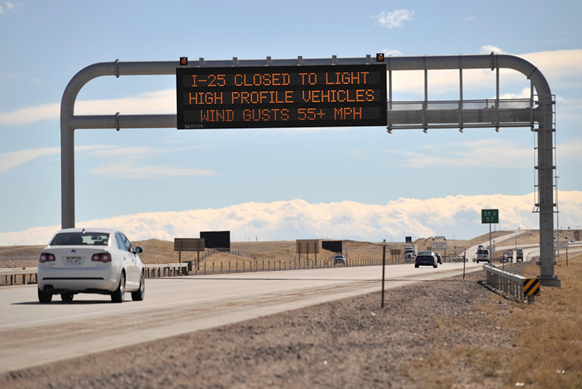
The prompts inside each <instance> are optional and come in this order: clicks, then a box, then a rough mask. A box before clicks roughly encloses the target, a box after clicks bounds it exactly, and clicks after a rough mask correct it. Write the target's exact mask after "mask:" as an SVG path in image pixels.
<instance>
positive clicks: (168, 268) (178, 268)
mask: <svg viewBox="0 0 582 389" xmlns="http://www.w3.org/2000/svg"><path fill="white" fill-rule="evenodd" d="M143 267H144V271H145V276H146V278H157V277H166V276H167V277H169V276H181V275H185V276H187V275H188V268H189V265H188V263H187V262H182V263H155V264H144V265H143Z"/></svg>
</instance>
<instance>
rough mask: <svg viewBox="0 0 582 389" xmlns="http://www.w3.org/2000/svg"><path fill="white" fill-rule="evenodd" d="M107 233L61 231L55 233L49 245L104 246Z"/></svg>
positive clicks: (107, 238) (106, 240)
mask: <svg viewBox="0 0 582 389" xmlns="http://www.w3.org/2000/svg"><path fill="white" fill-rule="evenodd" d="M108 241H109V234H108V233H104V232H85V233H82V232H62V233H60V234H57V236H55V238H54V239H53V241H52V242H51V243H50V246H78V245H90V246H106V245H107V242H108Z"/></svg>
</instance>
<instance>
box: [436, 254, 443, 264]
mask: <svg viewBox="0 0 582 389" xmlns="http://www.w3.org/2000/svg"><path fill="white" fill-rule="evenodd" d="M434 255H435V256H436V257H437V262H438V263H439V265H442V264H443V257H442V256H441V254H440V253H434Z"/></svg>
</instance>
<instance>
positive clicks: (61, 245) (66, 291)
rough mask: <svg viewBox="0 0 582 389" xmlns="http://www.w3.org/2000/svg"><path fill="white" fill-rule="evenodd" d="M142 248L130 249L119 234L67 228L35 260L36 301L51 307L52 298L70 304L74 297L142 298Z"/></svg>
mask: <svg viewBox="0 0 582 389" xmlns="http://www.w3.org/2000/svg"><path fill="white" fill-rule="evenodd" d="M141 252H143V250H142V249H141V247H136V248H135V249H134V248H133V247H132V245H131V242H130V241H129V239H127V237H126V236H125V235H124V234H123V233H122V232H120V231H116V230H111V229H105V228H67V229H63V230H60V231H59V232H57V233H56V234H55V236H54V237H53V238H52V239H51V241H50V243H49V244H48V246H46V247H45V248H44V249H43V250H42V252H41V254H40V257H39V259H38V300H39V301H40V302H41V303H50V302H51V300H52V297H53V295H54V294H60V295H61V299H62V300H63V301H67V302H69V301H73V296H74V295H75V294H77V293H98V294H108V295H111V300H112V301H113V302H118V303H120V302H123V300H124V298H125V292H126V291H127V292H131V298H132V299H133V300H134V301H141V300H143V298H144V295H145V276H144V270H143V269H144V266H143V263H142V262H141V259H140V258H139V255H138V254H139V253H141Z"/></svg>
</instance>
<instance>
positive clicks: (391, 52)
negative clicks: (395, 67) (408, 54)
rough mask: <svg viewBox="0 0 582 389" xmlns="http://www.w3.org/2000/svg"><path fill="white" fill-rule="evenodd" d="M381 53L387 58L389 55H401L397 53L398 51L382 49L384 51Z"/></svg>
mask: <svg viewBox="0 0 582 389" xmlns="http://www.w3.org/2000/svg"><path fill="white" fill-rule="evenodd" d="M382 52H383V53H384V54H385V55H387V56H390V55H402V53H401V52H400V51H398V50H391V49H384V50H382Z"/></svg>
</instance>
